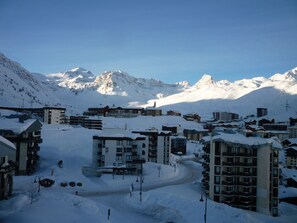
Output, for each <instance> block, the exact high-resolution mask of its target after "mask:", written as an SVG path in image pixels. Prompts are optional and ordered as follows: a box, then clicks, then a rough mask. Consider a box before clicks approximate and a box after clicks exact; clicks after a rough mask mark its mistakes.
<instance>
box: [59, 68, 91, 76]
mask: <svg viewBox="0 0 297 223" xmlns="http://www.w3.org/2000/svg"><path fill="white" fill-rule="evenodd" d="M65 75H67V76H68V77H69V78H76V77H79V76H80V77H82V78H92V77H94V74H93V73H92V72H91V71H88V70H86V69H84V68H81V67H76V68H74V69H71V70H68V71H66V72H65Z"/></svg>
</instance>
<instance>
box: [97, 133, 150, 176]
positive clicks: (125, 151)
mask: <svg viewBox="0 0 297 223" xmlns="http://www.w3.org/2000/svg"><path fill="white" fill-rule="evenodd" d="M146 150H147V149H146V144H145V137H144V136H141V135H139V134H131V133H129V132H123V131H122V132H121V133H117V132H116V131H113V132H111V131H109V132H108V133H107V132H104V131H103V133H102V134H99V135H96V136H93V156H92V157H93V161H92V163H93V167H95V168H98V167H99V168H115V167H124V168H125V169H126V170H128V171H129V172H130V173H131V174H134V173H138V170H139V165H137V164H136V163H135V162H136V161H137V160H139V159H141V158H143V157H144V156H145V153H146V152H145V151H146Z"/></svg>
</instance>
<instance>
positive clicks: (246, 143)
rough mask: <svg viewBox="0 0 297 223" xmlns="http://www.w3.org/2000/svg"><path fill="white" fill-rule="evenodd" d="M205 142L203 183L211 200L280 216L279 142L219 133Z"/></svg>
mask: <svg viewBox="0 0 297 223" xmlns="http://www.w3.org/2000/svg"><path fill="white" fill-rule="evenodd" d="M204 145H205V146H204V152H205V154H204V155H203V158H204V159H205V163H204V164H203V167H204V171H203V186H204V188H205V190H206V193H208V195H209V198H210V199H212V200H214V201H217V202H220V203H226V204H228V205H230V206H233V207H237V208H242V209H247V210H251V211H257V212H261V213H264V214H270V215H273V216H278V185H279V168H278V164H279V163H278V151H279V149H280V148H282V146H281V145H280V144H279V143H277V142H275V141H273V140H272V139H264V138H260V137H245V136H243V135H241V134H239V133H216V134H213V135H212V136H208V137H205V138H204Z"/></svg>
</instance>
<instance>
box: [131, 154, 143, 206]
mask: <svg viewBox="0 0 297 223" xmlns="http://www.w3.org/2000/svg"><path fill="white" fill-rule="evenodd" d="M133 163H135V164H140V179H139V182H140V191H139V200H140V202H141V201H142V183H143V180H144V177H143V176H142V174H143V171H142V165H143V164H144V163H145V159H138V160H134V161H133ZM136 182H138V176H137V179H136Z"/></svg>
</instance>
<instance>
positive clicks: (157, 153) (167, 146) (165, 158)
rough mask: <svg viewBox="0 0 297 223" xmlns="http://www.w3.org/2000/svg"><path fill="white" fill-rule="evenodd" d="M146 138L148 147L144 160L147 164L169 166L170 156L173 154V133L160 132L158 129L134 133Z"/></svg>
mask: <svg viewBox="0 0 297 223" xmlns="http://www.w3.org/2000/svg"><path fill="white" fill-rule="evenodd" d="M133 133H138V134H141V135H143V136H146V138H145V141H146V142H145V143H146V145H148V147H147V153H146V154H145V156H144V157H143V158H145V160H146V161H147V162H154V163H160V164H165V165H168V164H169V156H170V153H171V140H170V137H171V135H172V134H171V132H170V131H159V130H158V129H148V130H143V131H133Z"/></svg>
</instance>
